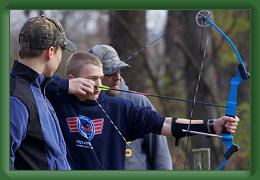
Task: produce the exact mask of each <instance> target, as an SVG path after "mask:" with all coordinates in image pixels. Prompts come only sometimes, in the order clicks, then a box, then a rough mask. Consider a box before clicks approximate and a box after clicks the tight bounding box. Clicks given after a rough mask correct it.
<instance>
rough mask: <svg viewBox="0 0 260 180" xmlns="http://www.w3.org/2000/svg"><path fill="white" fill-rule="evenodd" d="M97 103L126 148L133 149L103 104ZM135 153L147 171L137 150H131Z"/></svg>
mask: <svg viewBox="0 0 260 180" xmlns="http://www.w3.org/2000/svg"><path fill="white" fill-rule="evenodd" d="M95 101H96V103H97V104H98V106H99V108H100V109H101V110H102V112H103V113H104V115H105V116H106V117H107V118H108V120H109V122H110V123H111V124H112V126H113V127H114V128H115V130H116V131H117V132H118V134H119V135H120V137H121V138H122V140H123V141H124V143H125V145H126V148H131V147H130V144H128V143H127V141H126V138H125V137H124V135H123V134H122V132H121V131H120V130H119V129H118V127H117V126H116V125H115V123H114V122H113V121H112V119H111V118H110V116H109V115H108V114H107V112H106V111H105V109H104V108H103V107H102V106H101V104H100V103H99V102H98V100H95ZM131 149H132V151H133V153H134V154H135V156H136V157H137V159H138V161H139V162H140V163H141V164H142V166H143V168H144V169H146V166H145V163H144V161H143V160H142V159H141V157H140V156H139V155H138V154H137V153H136V152H135V150H134V149H133V148H131Z"/></svg>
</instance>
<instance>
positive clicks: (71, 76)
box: [66, 74, 75, 80]
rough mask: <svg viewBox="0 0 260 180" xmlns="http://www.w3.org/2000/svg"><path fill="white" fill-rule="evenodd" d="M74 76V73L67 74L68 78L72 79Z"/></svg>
mask: <svg viewBox="0 0 260 180" xmlns="http://www.w3.org/2000/svg"><path fill="white" fill-rule="evenodd" d="M73 78H75V77H74V76H73V75H72V74H68V75H67V76H66V79H67V80H70V79H73Z"/></svg>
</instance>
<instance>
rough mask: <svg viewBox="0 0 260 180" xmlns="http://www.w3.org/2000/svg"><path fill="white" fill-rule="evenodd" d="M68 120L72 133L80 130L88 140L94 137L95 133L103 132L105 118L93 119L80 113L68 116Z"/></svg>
mask: <svg viewBox="0 0 260 180" xmlns="http://www.w3.org/2000/svg"><path fill="white" fill-rule="evenodd" d="M66 122H67V124H68V127H69V129H70V132H71V133H77V132H79V133H80V134H81V135H82V136H83V137H85V138H86V139H87V140H88V141H90V140H91V139H93V137H94V136H95V135H98V134H102V130H103V126H104V119H103V118H99V119H93V120H91V119H90V118H88V117H86V116H82V115H79V116H78V117H68V118H66Z"/></svg>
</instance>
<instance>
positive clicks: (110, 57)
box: [89, 44, 130, 74]
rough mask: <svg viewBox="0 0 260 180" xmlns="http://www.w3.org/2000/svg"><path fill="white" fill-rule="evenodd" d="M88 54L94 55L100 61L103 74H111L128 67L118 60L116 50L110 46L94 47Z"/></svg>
mask: <svg viewBox="0 0 260 180" xmlns="http://www.w3.org/2000/svg"><path fill="white" fill-rule="evenodd" d="M89 52H90V53H92V54H94V55H96V56H97V57H98V58H99V59H100V60H101V62H102V64H103V71H104V74H113V73H115V72H117V71H118V70H120V69H121V68H124V67H130V66H129V65H128V64H126V63H125V62H123V61H121V60H120V58H119V56H118V54H117V52H116V50H115V49H114V48H113V47H112V46H108V45H103V44H102V45H95V46H93V47H92V48H91V49H90V50H89Z"/></svg>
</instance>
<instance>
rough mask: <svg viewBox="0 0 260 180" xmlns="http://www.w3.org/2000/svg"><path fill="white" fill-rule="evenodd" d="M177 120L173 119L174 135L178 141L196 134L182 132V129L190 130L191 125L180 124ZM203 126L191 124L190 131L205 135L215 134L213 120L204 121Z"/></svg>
mask: <svg viewBox="0 0 260 180" xmlns="http://www.w3.org/2000/svg"><path fill="white" fill-rule="evenodd" d="M176 120H177V118H172V128H171V130H172V135H173V136H174V137H176V138H177V139H180V138H182V137H185V136H186V135H187V136H192V135H195V134H192V133H187V132H182V129H185V130H188V127H189V124H180V123H177V122H176ZM203 121H204V123H203V124H190V128H189V130H190V131H199V132H204V133H211V134H215V133H216V132H215V131H214V126H213V120H212V119H206V120H203Z"/></svg>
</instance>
